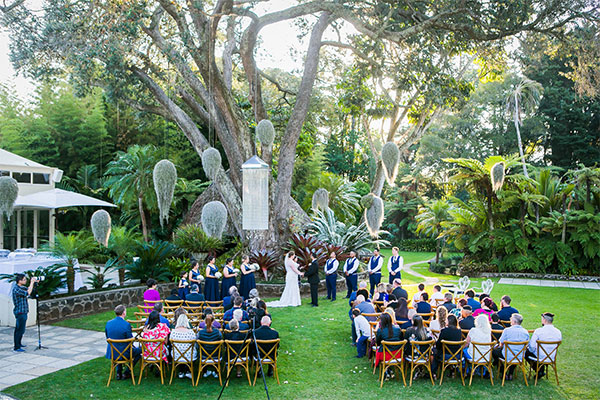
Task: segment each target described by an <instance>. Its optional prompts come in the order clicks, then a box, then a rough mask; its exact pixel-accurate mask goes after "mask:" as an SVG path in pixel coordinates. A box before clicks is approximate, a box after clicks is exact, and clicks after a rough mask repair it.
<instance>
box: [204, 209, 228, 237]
mask: <svg viewBox="0 0 600 400" xmlns="http://www.w3.org/2000/svg"><path fill="white" fill-rule="evenodd" d="M200 222H201V223H202V229H203V230H204V232H206V234H207V235H208V236H212V237H216V238H218V239H221V237H222V236H223V231H224V230H225V224H226V223H227V208H226V207H225V205H224V204H223V203H221V202H220V201H211V202H209V203H206V204H205V205H204V207H202V215H201V216H200Z"/></svg>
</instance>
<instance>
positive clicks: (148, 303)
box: [138, 300, 162, 314]
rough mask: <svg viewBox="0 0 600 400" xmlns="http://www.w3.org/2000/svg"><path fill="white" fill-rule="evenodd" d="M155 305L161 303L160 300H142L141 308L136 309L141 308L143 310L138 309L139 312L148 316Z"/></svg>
mask: <svg viewBox="0 0 600 400" xmlns="http://www.w3.org/2000/svg"><path fill="white" fill-rule="evenodd" d="M156 303H162V300H144V304H142V305H141V306H140V305H138V308H140V307H143V310H142V309H140V311H143V312H147V313H148V314H150V313H151V312H152V309H153V308H154V305H155V304H156Z"/></svg>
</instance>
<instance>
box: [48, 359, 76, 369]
mask: <svg viewBox="0 0 600 400" xmlns="http://www.w3.org/2000/svg"><path fill="white" fill-rule="evenodd" d="M77 364H80V363H79V362H77V361H73V360H58V361H55V362H53V363H50V364H48V365H47V367H52V368H58V369H63V368H69V367H72V366H74V365H77Z"/></svg>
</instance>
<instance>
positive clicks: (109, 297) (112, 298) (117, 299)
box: [40, 278, 346, 323]
mask: <svg viewBox="0 0 600 400" xmlns="http://www.w3.org/2000/svg"><path fill="white" fill-rule="evenodd" d="M176 286H177V284H176V283H161V284H159V285H158V291H159V292H160V296H161V298H165V297H167V296H168V295H169V294H170V292H171V290H172V289H173V288H175V287H176ZM284 287H285V285H283V284H272V283H257V284H256V288H257V289H258V292H259V293H260V297H263V298H267V297H279V296H281V293H283V289H284ZM337 288H338V292H340V291H342V290H343V291H344V292H345V290H346V282H345V280H344V279H343V278H338V281H337ZM146 289H147V287H146V286H132V287H125V288H120V289H112V290H106V291H102V292H93V293H85V294H77V295H74V296H68V297H59V298H56V299H49V300H42V301H40V322H42V323H52V322H56V321H60V320H63V319H67V318H74V317H80V316H83V315H89V314H96V313H99V312H102V311H109V310H113V309H114V308H115V307H116V306H117V305H119V304H123V305H125V306H127V307H132V306H135V305H137V304H140V303H141V302H142V301H141V300H142V298H143V294H144V291H145V290H146ZM324 291H326V286H325V280H322V281H321V283H320V284H319V292H324ZM300 294H303V295H309V294H310V286H309V284H308V283H302V284H301V286H300ZM340 294H341V293H340Z"/></svg>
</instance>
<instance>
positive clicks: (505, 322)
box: [498, 319, 510, 328]
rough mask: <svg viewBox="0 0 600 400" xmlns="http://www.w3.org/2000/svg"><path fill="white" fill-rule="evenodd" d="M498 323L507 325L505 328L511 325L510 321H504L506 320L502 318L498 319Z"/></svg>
mask: <svg viewBox="0 0 600 400" xmlns="http://www.w3.org/2000/svg"><path fill="white" fill-rule="evenodd" d="M498 323H499V324H500V325H502V326H503V327H505V328H508V327H509V326H510V321H504V320H502V319H501V320H499V321H498Z"/></svg>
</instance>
